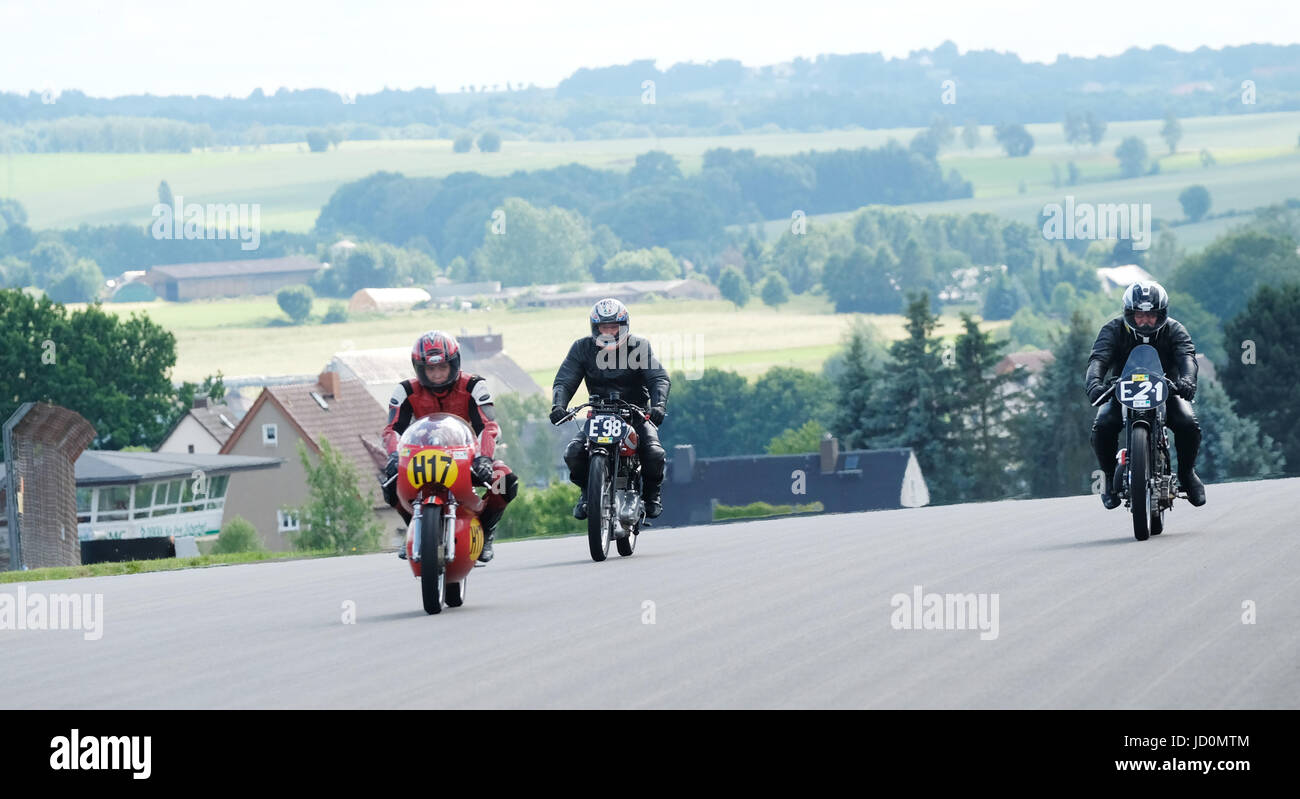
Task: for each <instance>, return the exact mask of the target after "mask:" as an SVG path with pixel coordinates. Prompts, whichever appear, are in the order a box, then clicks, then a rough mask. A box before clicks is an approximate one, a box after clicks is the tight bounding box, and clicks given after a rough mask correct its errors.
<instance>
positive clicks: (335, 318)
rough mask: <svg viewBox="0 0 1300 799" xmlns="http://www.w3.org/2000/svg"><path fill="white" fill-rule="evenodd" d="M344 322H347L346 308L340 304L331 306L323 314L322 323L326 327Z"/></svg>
mask: <svg viewBox="0 0 1300 799" xmlns="http://www.w3.org/2000/svg"><path fill="white" fill-rule="evenodd" d="M346 321H348V309H347V306H345V305H344V304H343V303H341V302H336V303H334V304H332V305H331V306H330V309H329V310H328V311H326V312H325V319H324V322H325V324H327V325H333V324H338V323H340V322H346Z"/></svg>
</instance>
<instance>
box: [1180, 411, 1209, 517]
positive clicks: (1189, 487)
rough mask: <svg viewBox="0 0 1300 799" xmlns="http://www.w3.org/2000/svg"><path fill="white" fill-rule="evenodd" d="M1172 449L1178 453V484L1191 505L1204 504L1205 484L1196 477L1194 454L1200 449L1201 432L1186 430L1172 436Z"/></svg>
mask: <svg viewBox="0 0 1300 799" xmlns="http://www.w3.org/2000/svg"><path fill="white" fill-rule="evenodd" d="M1174 448H1175V449H1176V450H1177V451H1178V484H1179V485H1181V486H1182V487H1183V490H1184V491H1186V492H1187V498H1188V499H1189V500H1191V503H1192V505H1194V506H1196V507H1198V508H1199V507H1201V506H1202V505H1204V504H1205V484H1204V483H1202V482H1201V478H1200V477H1198V476H1197V475H1196V468H1195V467H1196V454H1197V452H1199V451H1200V448H1201V431H1200V430H1199V429H1196V430H1188V431H1180V432H1178V433H1175V434H1174Z"/></svg>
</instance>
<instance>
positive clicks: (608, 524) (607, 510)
mask: <svg viewBox="0 0 1300 799" xmlns="http://www.w3.org/2000/svg"><path fill="white" fill-rule="evenodd" d="M608 475H609V461H608V460H606V459H605V458H603V457H593V458H592V459H591V465H590V466H589V467H588V469H587V548H588V549H589V550H591V559H592V560H594V561H596V562H597V563H600V562H601V561H602V560H604V559H605V558H606V557H608V556H609V539H610V538H611V537H612V533H613V529H614V524H615V522H614V498H613V496H612V494H613V491H610V490H609V489H608V488H607V484H608V486H609V487H612V486H613V480H610V479H608Z"/></svg>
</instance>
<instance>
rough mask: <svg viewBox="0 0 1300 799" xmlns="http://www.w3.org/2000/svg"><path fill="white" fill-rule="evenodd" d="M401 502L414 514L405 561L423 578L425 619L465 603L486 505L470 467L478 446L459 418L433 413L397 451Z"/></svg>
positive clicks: (410, 430)
mask: <svg viewBox="0 0 1300 799" xmlns="http://www.w3.org/2000/svg"><path fill="white" fill-rule="evenodd" d="M397 452H398V461H397V474H395V475H394V476H393V477H392V478H391V479H393V480H396V481H397V496H398V498H399V500H400V501H401V503H402V507H404V508H406V509H407V510H408V511H410V512H411V523H410V524H409V525H407V527H406V544H405V547H406V561H407V562H408V563H410V564H411V571H412V572H414V574H415V576H416V577H418V578H420V590H421V593H422V595H423V599H424V610H425V612H427V613H431V614H432V613H441V612H442V606H443V604H444V603H445V604H447V605H449V606H450V607H453V608H458V607H460V606H461V605H462V604H464V602H465V594H466V589H467V587H468V584H469V574H470V572H471V571H473V570H474V563H475V562H476V561H477V560H478V556H479V555H480V554H481V553H482V552H483V542H484V532H483V525H482V524H480V522H479V518H478V517H479V514H480V513H481V512H482V510H483V505H484V502H483V499H482V498H481V497H480V496H479V495H478V494H477V493H476V492H475V491H474V483H473V477H472V475H471V474H470V464H472V463H473V462H474V456H475V455H477V454H478V443H477V441H476V440H475V437H474V433H473V431H472V430H471V429H470V427H469V425H468V424H466V423H465V421H464V420H463V419H461V418H460V417H458V416H453V415H451V414H449V413H434V414H430V415H428V416H425V417H424V418H422V419H419V420H417V421H415V422H413V423H412V424H411V426H410V427H408V428H406V432H404V433H402V438H401V440H400V441H399V442H398V446H397Z"/></svg>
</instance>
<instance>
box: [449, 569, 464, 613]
mask: <svg viewBox="0 0 1300 799" xmlns="http://www.w3.org/2000/svg"><path fill="white" fill-rule="evenodd" d="M468 591H469V575H465V576H464V577H463V578H461V581H460V582H458V583H448V584H447V607H449V608H458V607H460V606H461V605H463V604H465V594H466V593H467V592H468Z"/></svg>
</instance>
